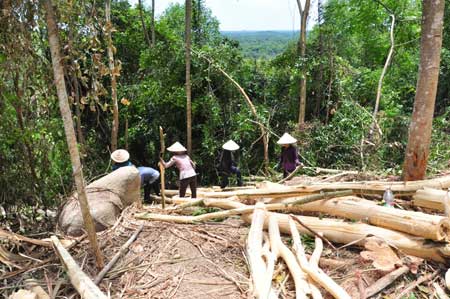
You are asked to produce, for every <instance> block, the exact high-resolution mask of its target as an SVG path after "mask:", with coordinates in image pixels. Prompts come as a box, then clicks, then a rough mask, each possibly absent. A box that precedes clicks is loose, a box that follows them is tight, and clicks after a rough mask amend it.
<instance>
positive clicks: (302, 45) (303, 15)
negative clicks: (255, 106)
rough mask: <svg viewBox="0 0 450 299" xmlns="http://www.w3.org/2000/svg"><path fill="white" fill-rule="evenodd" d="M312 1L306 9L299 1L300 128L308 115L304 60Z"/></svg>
mask: <svg viewBox="0 0 450 299" xmlns="http://www.w3.org/2000/svg"><path fill="white" fill-rule="evenodd" d="M310 3H311V0H306V2H305V7H304V8H302V4H301V1H300V0H297V5H298V11H299V13H300V40H299V43H298V50H299V57H300V59H301V60H302V62H301V65H302V75H301V78H300V105H299V111H298V127H299V129H300V127H301V125H302V124H303V123H304V122H305V113H306V67H305V66H304V59H305V55H306V24H307V21H308V14H309V6H310Z"/></svg>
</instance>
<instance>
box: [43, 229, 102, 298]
mask: <svg viewBox="0 0 450 299" xmlns="http://www.w3.org/2000/svg"><path fill="white" fill-rule="evenodd" d="M51 240H52V243H53V248H54V250H55V252H56V253H57V255H58V256H59V259H60V260H61V263H62V265H63V266H64V268H65V269H66V271H67V275H68V276H69V278H70V282H71V283H72V285H73V286H74V288H75V289H76V290H77V292H78V293H79V294H80V296H81V298H82V299H107V296H105V294H103V293H102V291H100V289H99V288H98V287H97V286H96V285H95V284H94V283H93V282H92V280H91V279H90V278H89V277H88V276H87V275H86V274H85V273H84V272H83V271H82V270H81V269H80V267H79V266H78V265H77V263H76V262H75V260H74V259H73V258H72V256H71V255H70V253H69V252H68V251H67V250H66V249H65V248H64V247H63V246H62V244H61V242H60V241H59V240H58V238H57V237H56V236H52V237H51Z"/></svg>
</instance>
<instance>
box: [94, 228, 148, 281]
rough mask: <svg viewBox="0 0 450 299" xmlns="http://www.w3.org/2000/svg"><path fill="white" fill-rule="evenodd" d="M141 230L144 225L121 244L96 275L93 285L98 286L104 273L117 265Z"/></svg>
mask: <svg viewBox="0 0 450 299" xmlns="http://www.w3.org/2000/svg"><path fill="white" fill-rule="evenodd" d="M143 228H144V225H143V224H142V225H141V226H140V227H139V228H138V229H137V230H136V231H135V232H134V233H133V234H132V235H131V237H130V238H129V239H128V241H127V242H126V243H125V244H123V245H122V247H120V249H119V251H118V252H117V253H116V254H115V255H114V256H113V258H112V259H111V260H110V261H109V263H108V264H107V265H106V266H105V267H104V268H103V269H102V271H100V272H99V273H98V274H97V276H96V277H95V279H94V283H95V284H99V283H100V282H101V281H102V279H103V278H104V277H105V275H106V273H108V272H109V270H111V268H112V267H113V266H114V265H115V264H116V263H117V261H118V260H119V258H120V257H121V256H122V255H123V254H124V253H125V252H126V251H127V250H128V247H130V245H131V243H133V242H134V240H136V238H137V236H138V235H139V233H140V232H141V231H142V229H143Z"/></svg>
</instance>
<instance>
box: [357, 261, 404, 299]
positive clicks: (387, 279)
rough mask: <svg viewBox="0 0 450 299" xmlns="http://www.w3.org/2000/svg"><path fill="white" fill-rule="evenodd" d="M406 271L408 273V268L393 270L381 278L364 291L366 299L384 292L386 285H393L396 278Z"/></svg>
mask: <svg viewBox="0 0 450 299" xmlns="http://www.w3.org/2000/svg"><path fill="white" fill-rule="evenodd" d="M408 271H409V267H408V266H402V267H400V268H398V269H397V270H394V271H392V272H390V273H388V274H386V275H385V276H383V277H381V278H380V279H378V280H377V281H376V282H375V283H374V284H372V285H371V286H370V287H368V288H367V289H366V296H367V298H369V297H371V296H373V295H376V294H378V293H379V292H381V291H382V290H384V289H385V288H386V287H387V286H388V285H390V284H391V283H393V282H394V281H395V280H396V279H397V278H399V277H400V276H402V275H403V274H406V273H407V272H408Z"/></svg>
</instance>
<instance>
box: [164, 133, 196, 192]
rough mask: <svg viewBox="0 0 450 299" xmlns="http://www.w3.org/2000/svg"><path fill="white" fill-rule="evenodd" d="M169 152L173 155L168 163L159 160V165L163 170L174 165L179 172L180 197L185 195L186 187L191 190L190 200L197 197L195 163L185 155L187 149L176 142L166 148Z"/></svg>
mask: <svg viewBox="0 0 450 299" xmlns="http://www.w3.org/2000/svg"><path fill="white" fill-rule="evenodd" d="M167 150H168V151H169V152H172V153H174V155H173V156H172V158H170V160H169V162H167V163H166V162H164V160H163V159H162V158H161V159H160V160H161V163H162V164H163V165H164V168H169V167H170V166H172V165H174V164H175V166H176V167H177V168H178V170H179V171H180V188H179V192H180V197H184V196H185V195H186V189H187V186H189V187H190V189H191V198H196V197H197V173H196V172H195V163H194V161H192V160H191V158H190V157H189V156H188V155H187V149H186V148H185V147H184V146H183V145H181V144H180V143H179V142H178V141H177V142H175V143H174V144H172V145H171V146H169V147H168V148H167Z"/></svg>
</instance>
